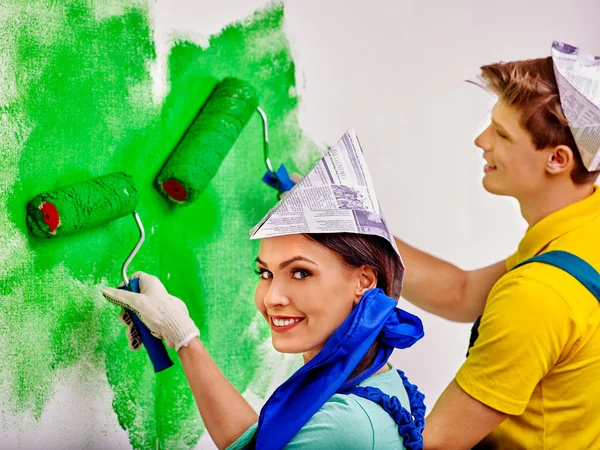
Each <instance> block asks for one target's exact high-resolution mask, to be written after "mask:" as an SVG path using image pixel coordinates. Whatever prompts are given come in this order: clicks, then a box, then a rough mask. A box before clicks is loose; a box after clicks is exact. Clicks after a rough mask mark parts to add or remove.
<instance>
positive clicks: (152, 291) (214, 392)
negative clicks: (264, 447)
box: [103, 272, 258, 448]
mask: <svg viewBox="0 0 600 450" xmlns="http://www.w3.org/2000/svg"><path fill="white" fill-rule="evenodd" d="M132 278H139V281H140V293H139V294H137V293H134V292H129V291H126V290H121V289H113V288H105V289H103V293H104V295H105V297H106V298H107V299H108V300H110V301H111V302H113V303H116V304H117V305H121V306H123V307H125V308H127V309H130V310H133V311H136V312H137V313H138V316H139V318H140V319H141V320H142V322H144V323H145V324H146V326H147V327H148V328H149V329H150V331H152V333H153V334H154V335H155V336H157V337H159V338H160V339H164V340H165V342H166V344H167V345H168V346H169V347H170V348H173V349H175V350H176V351H177V352H178V354H179V359H180V360H181V364H182V366H183V369H184V371H185V375H186V377H187V379H188V382H189V384H190V387H191V388H192V392H193V394H194V398H195V399H196V403H197V404H198V409H199V410H200V415H201V416H202V420H203V421H204V424H205V425H206V429H207V430H208V432H209V434H210V436H211V437H212V439H213V441H214V442H215V444H216V445H217V446H218V447H219V448H226V447H227V446H229V445H230V444H232V443H233V442H235V441H236V440H237V438H239V437H240V436H241V435H242V434H243V433H244V431H246V430H247V429H248V428H250V426H251V425H252V424H253V423H254V422H256V421H257V419H258V417H257V415H256V413H255V412H254V410H253V409H252V407H251V406H250V404H249V403H248V402H247V401H246V399H244V397H242V395H241V394H240V393H239V392H238V391H237V390H236V389H235V388H234V387H233V386H232V385H231V383H230V382H229V381H228V380H227V378H225V375H223V373H222V372H221V371H220V370H219V368H218V367H217V365H216V364H215V362H214V361H213V359H212V358H211V357H210V355H209V354H208V352H207V351H206V348H204V346H203V345H202V343H201V342H200V339H198V337H199V336H200V331H199V330H198V327H196V325H195V324H194V321H193V320H192V319H191V317H190V314H189V312H188V309H187V307H186V306H185V303H183V302H182V301H181V300H180V299H178V298H177V297H174V296H172V295H170V294H169V293H168V292H167V290H166V289H165V287H164V286H163V285H162V283H161V282H160V280H159V279H158V278H156V277H154V276H152V275H148V274H145V273H142V272H137V273H135V274H134V275H133V277H132ZM127 323H128V326H133V325H132V324H131V321H129V322H127ZM129 335H131V333H130V334H129Z"/></svg>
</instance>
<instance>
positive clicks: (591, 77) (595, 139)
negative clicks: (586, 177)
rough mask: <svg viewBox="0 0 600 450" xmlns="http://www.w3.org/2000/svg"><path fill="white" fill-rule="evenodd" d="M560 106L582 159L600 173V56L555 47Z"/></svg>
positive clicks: (569, 48)
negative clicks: (599, 170)
mask: <svg viewBox="0 0 600 450" xmlns="http://www.w3.org/2000/svg"><path fill="white" fill-rule="evenodd" d="M552 62H553V65H554V74H555V76H556V81H557V83H558V92H559V97H560V104H561V106H562V109H563V111H564V113H565V116H566V117H567V121H568V123H569V128H570V129H571V132H572V133H573V137H574V138H575V143H576V144H577V147H578V149H579V153H580V155H581V159H582V160H583V163H584V164H585V167H586V168H587V169H588V170H589V171H593V170H598V169H600V56H592V55H589V54H584V53H581V52H580V51H579V49H578V48H577V47H573V46H572V45H569V44H565V43H562V42H556V41H555V42H554V43H553V44H552Z"/></svg>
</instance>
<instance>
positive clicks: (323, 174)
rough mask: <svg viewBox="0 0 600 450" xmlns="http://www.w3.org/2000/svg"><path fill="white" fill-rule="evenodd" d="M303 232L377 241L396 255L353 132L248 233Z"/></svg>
mask: <svg viewBox="0 0 600 450" xmlns="http://www.w3.org/2000/svg"><path fill="white" fill-rule="evenodd" d="M304 233H356V234H371V235H375V236H380V237H383V238H385V239H386V240H387V241H388V242H389V243H390V244H391V245H392V247H393V248H394V250H395V251H396V253H397V254H398V256H400V253H399V252H398V248H397V247H396V243H395V242H394V237H393V235H392V234H391V233H390V230H389V228H388V226H387V223H386V221H385V219H384V218H383V215H382V213H381V208H380V206H379V202H378V200H377V197H376V195H375V189H374V188H373V182H372V180H371V175H370V174H369V169H368V168H367V164H366V163H365V159H364V156H363V152H362V148H361V146H360V143H359V141H358V138H357V137H356V133H355V132H354V130H350V131H348V132H346V133H345V134H344V135H343V136H342V137H341V138H340V140H339V141H338V142H337V143H336V144H335V146H334V147H332V148H331V149H330V150H329V151H328V152H327V153H326V154H325V156H323V157H322V158H321V160H320V161H319V162H318V163H317V164H316V165H315V166H314V167H313V168H312V170H311V171H310V172H309V173H308V174H307V175H306V176H305V177H304V178H302V180H301V181H300V182H299V183H298V184H297V185H296V186H294V188H293V189H292V190H291V191H290V192H289V194H288V195H286V196H285V197H284V198H282V199H281V200H280V201H279V203H278V204H277V205H276V206H275V207H274V208H272V209H271V210H270V211H269V212H268V213H267V215H266V216H265V217H264V218H263V219H262V220H261V221H260V222H259V223H258V224H257V225H256V226H255V227H254V228H252V229H251V230H250V239H263V238H268V237H274V236H284V235H289V234H304ZM399 259H400V263H401V264H402V259H401V258H399Z"/></svg>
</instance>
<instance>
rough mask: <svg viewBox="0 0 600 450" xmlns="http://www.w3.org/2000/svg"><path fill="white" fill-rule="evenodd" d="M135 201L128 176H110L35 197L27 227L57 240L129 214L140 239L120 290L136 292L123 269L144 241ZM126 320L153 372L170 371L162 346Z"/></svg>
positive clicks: (134, 282)
mask: <svg viewBox="0 0 600 450" xmlns="http://www.w3.org/2000/svg"><path fill="white" fill-rule="evenodd" d="M139 198H140V195H139V193H138V191H137V189H136V187H135V184H134V183H133V179H132V178H131V176H129V175H127V174H125V173H122V172H117V173H112V174H109V175H104V176H101V177H98V178H94V179H91V180H87V181H84V182H81V183H77V184H72V185H69V186H66V187H64V188H62V189H58V190H54V191H49V192H45V193H42V194H40V195H37V196H36V197H35V198H34V199H33V200H31V201H30V202H29V204H28V205H27V225H28V226H29V229H30V230H31V232H32V233H33V234H35V235H36V236H39V237H43V238H57V237H61V236H67V235H70V234H73V233H76V232H79V231H82V230H85V229H88V228H92V227H97V226H100V225H103V224H106V223H108V222H111V221H113V220H116V219H119V218H121V217H124V216H126V215H128V214H132V215H133V217H134V219H135V222H136V224H137V226H138V229H139V230H140V239H139V240H138V242H137V244H136V245H135V247H134V249H133V250H132V252H131V253H130V255H129V257H128V258H127V259H126V260H125V263H124V264H123V267H122V270H121V276H122V277H123V282H124V286H123V287H121V289H127V290H129V291H132V292H139V280H137V279H133V280H129V279H128V277H127V268H128V266H129V264H130V263H131V261H132V260H133V257H134V256H135V255H136V253H137V252H138V250H139V249H140V247H141V245H142V243H143V242H144V238H145V233H144V226H143V224H142V221H141V219H140V216H139V215H138V213H137V212H136V211H135V208H136V206H137V204H138V201H139ZM134 313H135V311H134ZM130 316H131V319H132V321H133V323H134V325H135V327H136V329H137V330H138V333H139V335H140V339H141V341H142V344H143V345H144V347H146V351H147V352H148V356H149V357H150V360H151V362H152V365H153V366H154V371H155V372H160V371H162V370H165V369H167V368H169V367H171V366H172V365H173V362H172V361H171V359H170V358H169V355H168V353H167V350H166V348H165V346H164V344H163V342H162V341H161V340H160V339H158V338H156V337H154V336H153V335H152V333H151V332H150V330H149V329H148V328H147V327H146V325H144V323H143V322H142V321H141V320H140V319H139V317H138V316H137V314H130Z"/></svg>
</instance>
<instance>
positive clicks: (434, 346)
mask: <svg viewBox="0 0 600 450" xmlns="http://www.w3.org/2000/svg"><path fill="white" fill-rule="evenodd" d="M285 4H286V18H287V19H286V21H287V31H288V36H289V38H290V40H291V43H292V48H293V53H294V58H295V61H296V64H297V76H298V77H299V80H298V81H299V86H300V93H301V95H302V104H301V121H300V123H301V126H302V127H303V129H304V131H305V132H306V133H308V135H309V136H311V137H312V138H313V139H315V140H316V141H317V142H326V143H333V142H335V140H336V139H337V138H338V137H339V136H340V135H341V134H342V133H343V132H344V131H345V130H346V129H347V128H350V127H354V128H355V129H356V131H357V133H358V135H359V137H360V139H361V143H362V144H363V147H364V150H365V153H366V158H367V162H368V164H369V168H370V170H371V174H372V176H373V179H374V183H375V188H376V189H377V193H378V196H379V200H380V202H381V204H382V206H383V208H384V209H385V212H386V215H387V218H388V220H389V222H390V223H391V226H392V229H393V231H394V232H395V233H396V234H397V235H398V236H399V237H400V238H402V239H404V240H406V241H408V242H409V243H411V244H413V245H415V246H417V247H419V248H421V249H423V250H426V251H428V252H431V253H433V254H434V255H436V256H439V257H441V258H444V259H447V260H449V261H451V262H453V263H455V264H458V265H459V266H460V267H463V268H466V269H473V268H477V267H481V266H485V265H488V264H491V263H494V262H497V261H499V260H502V259H504V258H505V257H507V256H508V255H509V254H511V253H512V252H513V251H515V250H516V246H517V244H518V242H519V240H520V238H521V236H522V235H523V233H524V231H525V228H526V224H525V221H524V220H523V219H522V218H521V216H520V213H519V208H518V205H517V204H516V202H515V201H513V200H512V199H508V198H500V197H496V196H493V195H491V194H488V193H487V192H485V191H484V189H483V188H482V186H481V178H482V175H483V164H484V161H483V159H482V157H481V153H482V152H481V151H480V150H479V149H478V148H477V147H475V145H474V144H473V140H474V138H475V137H476V136H477V134H478V133H479V132H480V131H482V130H483V129H484V128H485V127H486V126H487V124H486V121H488V120H489V110H490V108H491V106H492V105H493V103H494V98H493V97H492V96H490V95H489V94H487V93H486V92H485V91H483V90H481V89H480V88H478V87H476V86H473V85H470V84H468V83H465V82H464V81H463V80H465V79H473V78H474V77H476V76H477V74H478V68H479V66H481V65H483V64H487V63H491V62H497V61H500V60H503V61H510V60H516V59H527V58H536V57H542V56H548V55H549V54H550V46H551V44H552V41H553V40H559V41H564V42H568V43H571V44H574V45H576V46H579V47H580V48H582V50H584V51H589V52H590V53H594V54H599V55H600V27H598V26H597V23H598V19H600V2H598V0H575V1H570V2H568V3H567V2H564V1H559V0H501V1H498V0H454V1H451V2H450V1H442V0H436V1H416V0H412V1H411V0H403V1H390V0H387V1H386V0H371V1H369V2H364V1H359V0H351V1H348V0H327V1H322V0H288V1H286V2H285ZM567 5H568V6H567ZM401 306H402V307H404V308H406V309H407V310H409V311H411V312H416V313H417V314H418V315H419V316H420V317H421V318H422V319H423V322H424V325H425V333H426V335H425V338H424V339H423V340H422V341H421V342H419V343H418V344H416V345H415V346H414V347H413V348H412V349H410V350H408V351H401V352H396V353H395V354H394V356H393V362H394V364H396V365H397V366H398V367H399V368H401V369H403V370H405V372H406V373H407V374H408V375H409V377H410V379H411V381H412V382H414V383H416V384H418V385H419V387H420V388H421V390H422V391H423V392H424V393H425V395H426V397H427V404H428V407H429V408H430V407H431V406H433V404H434V402H435V400H436V399H437V398H438V397H439V395H440V394H441V392H442V391H443V389H444V388H445V387H446V386H447V384H448V383H449V382H450V381H451V380H452V378H453V377H454V374H455V373H456V371H457V369H458V368H459V367H460V365H461V364H462V362H463V361H464V354H465V351H466V346H467V342H468V336H469V330H470V325H466V324H455V323H450V322H448V321H445V320H443V319H440V318H437V317H435V316H432V315H430V314H427V313H424V312H422V311H419V310H417V309H416V308H414V307H412V306H411V305H409V304H408V303H407V302H402V303H401Z"/></svg>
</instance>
